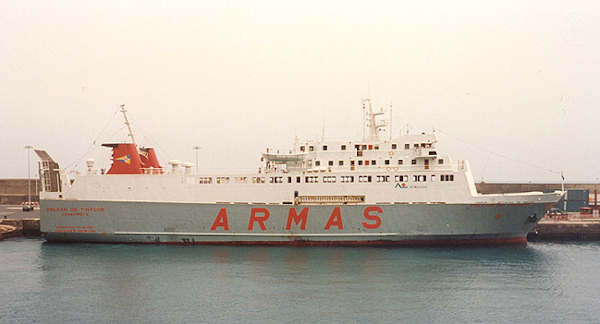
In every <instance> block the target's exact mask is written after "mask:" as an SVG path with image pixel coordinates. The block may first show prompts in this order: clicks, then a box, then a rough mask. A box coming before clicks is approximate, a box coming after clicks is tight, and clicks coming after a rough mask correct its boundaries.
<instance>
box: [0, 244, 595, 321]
mask: <svg viewBox="0 0 600 324" xmlns="http://www.w3.org/2000/svg"><path fill="white" fill-rule="evenodd" d="M0 323H600V244H598V243H585V244H564V243H563V244H558V243H530V244H529V245H528V246H525V247H523V246H521V247H490V248H331V247H319V248H313V247H310V248H297V247H223V246H158V245H157V246H138V245H95V244H48V243H44V241H43V240H41V239H25V238H20V239H11V240H6V241H2V242H0Z"/></svg>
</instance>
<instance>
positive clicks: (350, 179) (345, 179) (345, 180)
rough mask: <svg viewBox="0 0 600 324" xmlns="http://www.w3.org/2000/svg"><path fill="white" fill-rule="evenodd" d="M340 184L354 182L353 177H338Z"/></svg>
mask: <svg viewBox="0 0 600 324" xmlns="http://www.w3.org/2000/svg"><path fill="white" fill-rule="evenodd" d="M340 182H344V183H345V182H354V176H340Z"/></svg>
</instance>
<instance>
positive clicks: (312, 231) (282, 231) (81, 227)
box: [41, 200, 553, 245]
mask: <svg viewBox="0 0 600 324" xmlns="http://www.w3.org/2000/svg"><path fill="white" fill-rule="evenodd" d="M551 205H553V203H552V202H539V203H520V204H489V205H480V204H407V205H393V204H390V205H301V206H294V205H263V204H260V205H250V204H206V203H201V204H197V203H157V202H115V201H65V200H45V201H42V211H43V216H42V221H41V230H42V232H43V233H44V235H45V237H46V238H47V240H48V241H52V242H103V243H164V244H240V245H246V244H261V245H267V244H269V245H397V244H405V245H406V244H454V243H456V244H496V243H500V244H501V243H526V238H525V237H526V235H527V233H528V232H529V231H531V229H532V228H533V226H535V224H536V222H537V220H539V219H540V218H541V217H542V216H543V215H544V213H545V212H546V210H547V209H548V208H550V207H549V206H551ZM223 210H224V211H225V212H223Z"/></svg>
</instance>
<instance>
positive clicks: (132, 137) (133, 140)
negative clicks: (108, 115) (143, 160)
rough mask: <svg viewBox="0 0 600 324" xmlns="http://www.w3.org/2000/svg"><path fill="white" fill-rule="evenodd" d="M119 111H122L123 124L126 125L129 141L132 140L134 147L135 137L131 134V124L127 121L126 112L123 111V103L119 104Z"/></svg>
mask: <svg viewBox="0 0 600 324" xmlns="http://www.w3.org/2000/svg"><path fill="white" fill-rule="evenodd" d="M121 112H122V113H123V117H125V125H127V128H128V129H129V136H131V141H132V142H133V145H135V147H137V143H136V142H135V137H134V136H133V132H132V131H131V125H130V123H129V119H128V118H127V114H126V113H125V112H126V111H125V105H121Z"/></svg>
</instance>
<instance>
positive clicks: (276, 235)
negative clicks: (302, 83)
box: [115, 232, 399, 237]
mask: <svg viewBox="0 0 600 324" xmlns="http://www.w3.org/2000/svg"><path fill="white" fill-rule="evenodd" d="M115 235H177V236H256V237H260V236H268V237H368V236H397V235H399V233H337V234H333V233H332V234H291V233H280V234H274V233H235V232H234V233H185V232H115Z"/></svg>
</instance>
